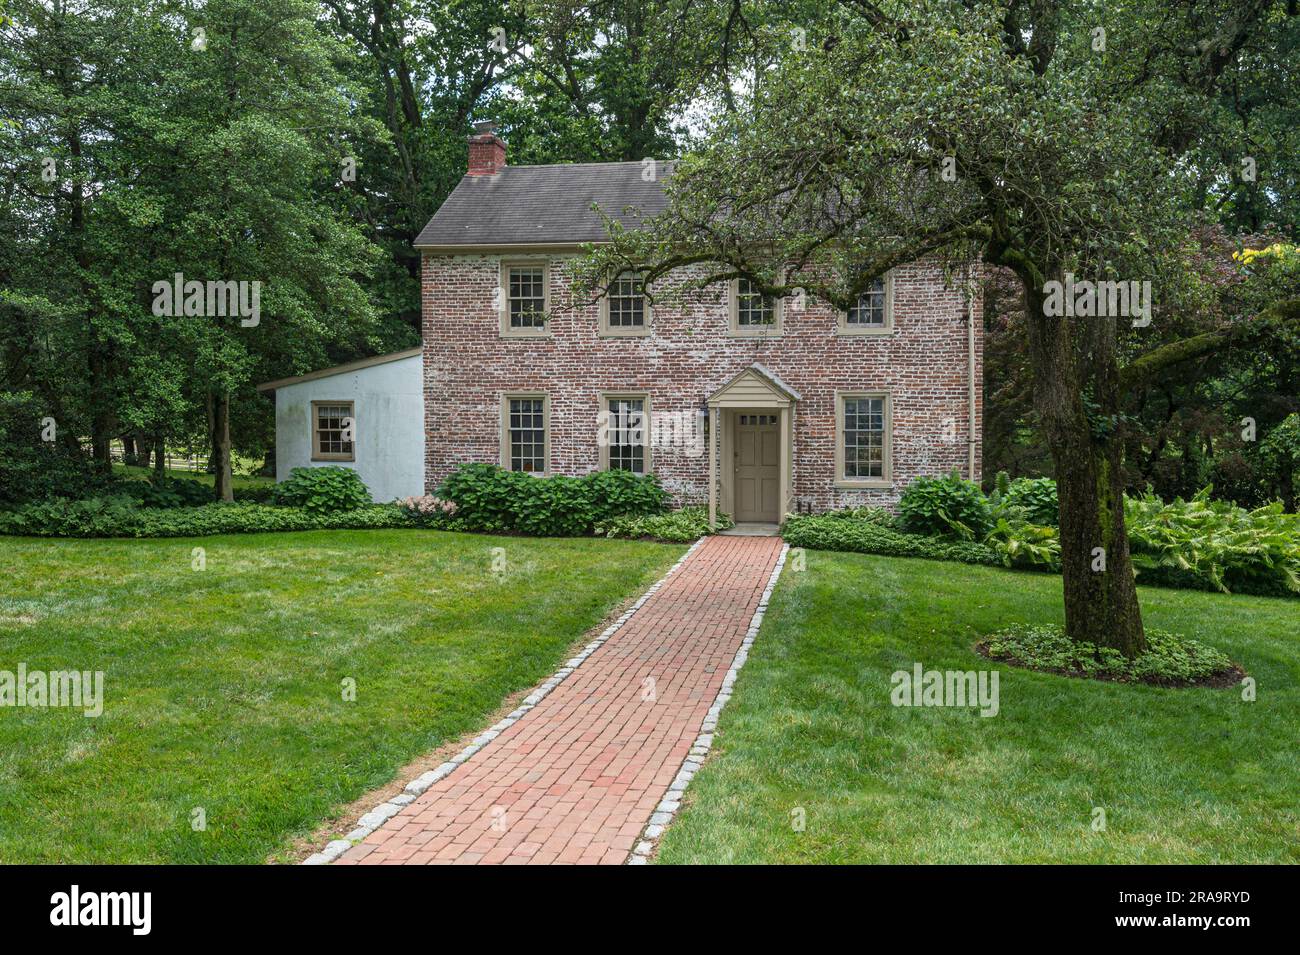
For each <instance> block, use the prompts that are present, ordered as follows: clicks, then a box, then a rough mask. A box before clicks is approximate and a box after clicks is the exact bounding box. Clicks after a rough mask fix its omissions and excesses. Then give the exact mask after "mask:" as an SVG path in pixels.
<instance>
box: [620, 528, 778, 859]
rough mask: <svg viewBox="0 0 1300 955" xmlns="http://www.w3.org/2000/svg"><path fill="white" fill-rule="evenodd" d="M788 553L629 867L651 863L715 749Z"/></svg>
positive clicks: (775, 572) (656, 809)
mask: <svg viewBox="0 0 1300 955" xmlns="http://www.w3.org/2000/svg"><path fill="white" fill-rule="evenodd" d="M789 553H790V545H789V544H783V545H782V546H781V554H780V556H778V557H777V559H776V566H775V567H773V568H772V575H771V576H770V577H769V578H768V581H767V586H766V587H765V588H764V589H763V596H762V597H761V598H759V601H758V607H757V608H755V610H754V616H753V617H752V618H750V621H749V629H748V630H746V631H745V639H744V640H742V641H741V643H740V649H739V650H737V651H736V657H735V659H734V660H732V662H731V669H729V670H728V671H727V675H726V676H725V677H724V678H723V680H722V687H721V688H720V689H719V690H718V695H717V696H716V697H715V698H714V700H713V706H712V707H710V708H709V712H708V715H707V716H705V718H704V722H703V723H702V724H701V726H700V735H699V736H697V737H696V738H695V743H694V745H692V746H691V750H690V752H689V753H687V754H686V758H685V759H684V760H682V768H681V769H680V770H678V771H677V776H676V777H675V778H674V779H673V781H672V784H671V785H670V786H669V787H668V792H666V793H664V798H663V799H662V800H661V801H660V803H659V805H658V806H656V807H655V811H654V813H653V814H652V815H651V816H650V822H649V823H648V824H647V825H646V827H645V832H643V833H642V835H641V839H640V841H638V842H637V844H636V846H635V847H634V848H633V849H632V854H631V855H630V856H629V857H628V860H627V864H628V865H645V864H646V863H647V862H649V861H650V855H651V853H653V852H654V850H655V848H656V847H657V846H658V844H659V839H660V838H661V837H662V836H663V834H664V830H666V829H667V828H668V826H669V824H670V823H672V821H673V817H674V816H676V815H677V811H678V810H679V809H680V808H681V806H682V797H683V796H684V795H685V794H686V787H687V786H689V785H690V783H691V780H692V779H693V778H694V777H695V774H696V773H697V772H698V771H699V769H700V767H701V766H702V765H704V759H705V757H706V756H708V755H709V750H710V748H712V746H713V734H714V732H715V731H716V730H717V728H718V717H719V716H721V715H722V708H723V707H724V706H726V705H727V701H728V700H730V699H731V690H732V687H734V686H735V685H736V677H737V675H738V674H739V673H740V668H741V667H743V666H744V665H745V661H746V660H748V659H749V648H750V647H752V646H753V645H754V640H755V638H756V637H757V636H758V630H759V627H761V626H762V625H763V615H764V614H765V613H767V605H768V602H769V601H770V600H771V599H772V591H773V590H775V589H776V582H777V580H778V579H779V578H780V576H781V568H783V567H784V566H785V558H786V555H787V554H789Z"/></svg>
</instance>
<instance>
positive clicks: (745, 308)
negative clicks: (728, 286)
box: [736, 278, 776, 329]
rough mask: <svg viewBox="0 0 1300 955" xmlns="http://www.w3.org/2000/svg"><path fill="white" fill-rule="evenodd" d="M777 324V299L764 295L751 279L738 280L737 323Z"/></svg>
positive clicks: (747, 325)
mask: <svg viewBox="0 0 1300 955" xmlns="http://www.w3.org/2000/svg"><path fill="white" fill-rule="evenodd" d="M775 324H776V300H775V299H773V298H772V296H770V295H764V294H763V293H762V292H760V291H759V290H758V289H757V288H755V287H754V283H753V282H751V281H750V280H749V279H744V278H742V279H737V280H736V325H737V327H739V328H742V329H744V328H762V327H764V326H772V325H775Z"/></svg>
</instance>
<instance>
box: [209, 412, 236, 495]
mask: <svg viewBox="0 0 1300 955" xmlns="http://www.w3.org/2000/svg"><path fill="white" fill-rule="evenodd" d="M212 454H213V457H214V458H215V459H216V460H215V462H214V463H215V464H216V469H217V470H216V477H215V484H216V498H217V500H218V501H233V500H234V499H235V491H234V487H233V486H232V483H231V473H230V393H229V392H227V391H223V392H222V393H221V394H219V395H216V396H215V398H214V401H213V403H212Z"/></svg>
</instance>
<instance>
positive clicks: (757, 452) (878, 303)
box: [277, 124, 982, 524]
mask: <svg viewBox="0 0 1300 955" xmlns="http://www.w3.org/2000/svg"><path fill="white" fill-rule="evenodd" d="M670 174H671V166H670V165H669V164H664V163H661V164H658V167H657V168H656V169H655V170H654V174H653V175H650V174H648V173H647V166H646V164H643V163H641V162H630V163H595V164H582V163H579V164H568V165H551V166H510V165H508V164H507V162H506V144H505V142H504V141H502V140H501V138H500V137H498V136H497V135H496V134H495V132H493V131H492V129H491V128H490V127H487V126H486V124H485V126H483V127H481V128H480V129H479V132H477V133H476V134H475V135H474V136H471V137H470V141H469V166H468V170H467V173H466V175H465V176H464V177H463V178H462V179H461V181H460V183H459V184H458V185H457V186H456V188H455V189H454V190H453V191H452V193H451V195H450V196H448V198H447V199H446V201H445V202H444V203H443V204H442V206H441V207H440V208H439V209H438V211H437V213H436V214H435V215H434V216H433V218H432V219H431V220H430V221H429V223H428V225H427V226H426V227H425V228H424V230H423V231H422V232H421V233H420V235H419V237H418V238H417V240H416V242H415V245H416V247H417V248H418V249H419V250H420V253H421V256H422V263H423V264H422V275H423V277H422V306H423V308H422V311H423V340H424V345H423V382H422V386H421V387H422V390H423V395H424V403H423V408H424V429H423V430H424V434H423V439H424V440H423V442H414V441H412V442H406V443H405V444H406V445H409V446H403V447H400V448H390V449H389V450H388V452H387V453H388V454H389V455H393V456H397V455H409V454H411V453H413V448H414V447H415V446H417V445H418V446H420V450H421V452H422V453H423V456H424V460H423V475H424V487H425V489H426V490H427V492H428V493H431V494H432V493H434V490H435V489H436V487H437V486H438V484H439V483H440V482H441V481H442V479H443V478H444V477H446V476H447V474H449V473H450V472H451V471H452V470H453V469H454V468H455V467H456V465H458V464H461V463H463V462H471V461H480V462H495V463H499V464H501V465H502V466H504V467H507V468H511V469H513V470H521V471H529V472H533V473H538V474H570V475H580V474H585V473H587V472H590V471H593V470H596V469H600V468H608V467H621V468H628V469H631V470H633V471H636V472H639V473H648V472H654V473H655V474H657V475H658V476H659V478H660V479H661V481H662V483H663V485H664V487H665V488H666V489H667V490H668V491H669V493H670V494H671V495H672V497H673V499H674V501H675V502H676V503H678V504H692V503H693V504H703V503H708V504H709V505H710V507H711V508H712V509H714V510H715V511H722V512H725V513H728V514H730V515H732V517H733V518H734V519H735V520H736V521H737V522H742V523H744V522H753V523H761V524H776V523H779V522H780V521H781V520H782V519H783V518H784V515H785V514H787V513H791V512H795V511H804V510H813V511H820V510H826V509H829V508H838V507H848V506H860V505H866V504H877V505H886V506H892V505H894V504H895V503H896V502H897V500H898V497H899V495H900V494H901V492H902V490H903V488H905V487H906V486H907V484H908V482H910V481H911V480H912V479H913V478H915V477H917V476H919V475H929V474H939V473H946V472H948V471H951V470H953V469H957V470H959V471H960V472H961V473H962V474H963V475H966V476H970V477H973V478H975V479H978V478H979V476H980V474H979V462H980V456H981V454H980V452H981V449H980V430H981V424H980V422H981V414H982V395H981V390H980V389H979V388H978V387H976V385H975V383H976V382H979V381H980V376H981V374H982V355H981V350H982V330H981V327H980V324H979V322H978V321H977V320H976V316H978V315H979V313H980V302H979V301H978V298H977V299H976V300H975V301H968V300H967V298H966V297H965V295H964V293H963V292H962V291H961V290H960V289H959V288H956V287H953V286H950V285H949V284H947V283H946V282H945V279H944V276H943V274H942V272H941V269H940V267H939V265H938V264H937V263H932V262H916V263H913V264H910V265H907V266H904V267H902V268H898V269H895V270H894V271H893V272H891V273H890V274H889V275H887V276H886V277H884V279H882V280H880V281H878V282H877V284H876V287H875V288H873V289H872V290H871V291H869V292H868V293H866V294H864V295H863V296H862V297H861V298H860V299H859V301H858V304H857V307H855V308H854V309H852V310H850V311H849V312H848V313H844V312H839V311H837V310H836V309H835V308H834V307H833V306H831V305H829V304H827V303H824V302H820V301H817V300H814V299H812V298H811V297H809V298H807V299H806V300H805V301H803V302H797V301H795V300H793V299H787V300H778V301H773V300H770V299H766V300H765V299H764V298H763V297H762V296H761V295H757V294H753V293H752V292H751V290H750V289H749V288H748V287H747V283H746V282H744V280H740V281H733V282H731V283H730V284H728V285H715V286H709V287H707V288H705V289H703V290H682V289H681V288H680V286H681V284H682V283H683V281H684V280H685V279H686V278H687V277H688V276H687V273H686V272H682V273H674V274H673V275H671V276H669V277H668V278H667V279H666V280H661V281H659V282H656V284H655V287H654V290H653V291H654V302H653V304H652V303H650V302H647V301H646V299H645V298H644V296H643V295H642V294H641V291H640V288H639V287H638V286H637V284H636V282H635V277H634V276H622V277H620V279H619V280H618V281H617V282H615V283H614V284H613V285H612V287H611V288H610V289H609V294H608V295H607V296H605V297H603V298H601V300H600V301H599V302H589V301H582V300H578V299H575V297H574V295H573V294H572V292H571V288H570V281H569V275H568V270H567V264H568V262H569V261H570V260H571V259H573V258H574V257H575V256H577V255H580V254H581V251H582V250H581V246H582V244H583V243H588V242H599V241H602V240H603V239H604V238H605V231H604V226H603V223H602V221H601V218H600V216H599V215H598V214H597V213H596V212H594V211H593V210H592V206H593V205H595V206H596V207H598V208H599V209H601V210H602V211H603V212H604V213H605V214H606V215H609V216H611V217H613V218H615V219H617V220H619V221H621V222H622V223H623V224H624V225H626V226H629V227H635V226H636V225H637V222H638V215H639V216H652V215H654V214H655V213H657V212H659V211H660V210H662V209H663V207H664V205H665V197H664V192H663V180H664V178H665V177H666V176H668V175H670ZM330 373H331V372H329V371H326V372H317V373H315V376H316V377H319V376H322V375H329V374H330ZM321 387H322V386H320V385H319V383H318V384H317V390H318V395H319V396H321V397H324V395H323V394H320V392H321ZM325 390H326V391H328V386H325ZM346 407H347V408H348V409H352V408H353V406H352V405H348V406H346ZM336 410H337V409H336ZM355 413H356V421H357V427H360V426H361V422H362V421H363V420H364V415H363V413H362V410H361V409H356V411H355ZM333 423H334V424H337V422H333ZM313 427H315V425H313ZM277 444H278V445H279V444H281V442H279V441H278V442H277ZM349 447H351V445H349ZM291 463H292V462H285V463H284V464H283V467H284V468H285V469H286V470H287V468H288V467H289V466H290V464H291ZM302 463H309V462H302ZM334 463H337V459H335V461H334ZM359 467H360V466H359Z"/></svg>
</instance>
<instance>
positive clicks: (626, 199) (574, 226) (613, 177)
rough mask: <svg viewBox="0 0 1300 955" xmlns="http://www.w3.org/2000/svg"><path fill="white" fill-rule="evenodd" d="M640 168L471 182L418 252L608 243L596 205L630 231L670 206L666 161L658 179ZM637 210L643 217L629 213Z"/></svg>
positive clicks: (543, 170) (625, 165)
mask: <svg viewBox="0 0 1300 955" xmlns="http://www.w3.org/2000/svg"><path fill="white" fill-rule="evenodd" d="M642 169H643V166H642V164H641V163H640V162H609V163H571V164H566V165H555V166H506V167H505V168H504V169H503V170H501V172H499V173H497V174H496V175H495V176H465V177H463V178H462V179H461V181H460V183H459V184H458V185H457V186H456V188H455V189H453V190H452V191H451V195H449V196H448V197H447V199H446V201H445V202H443V204H442V206H441V207H440V208H439V209H438V211H437V213H435V214H434V217H433V218H432V219H430V220H429V224H428V225H426V226H425V227H424V229H423V230H422V231H421V232H420V235H419V236H418V237H417V238H416V240H415V245H416V247H417V248H418V247H421V246H443V245H521V244H522V245H529V244H543V243H548V244H549V243H560V242H599V241H601V240H603V239H605V238H606V233H605V229H604V226H603V225H602V224H601V220H600V216H598V215H597V214H596V213H595V212H593V211H592V209H591V206H592V204H593V203H595V204H596V205H597V206H599V207H600V209H601V211H603V212H604V213H605V214H606V215H609V216H611V217H613V218H615V219H617V220H619V221H620V222H622V223H623V224H624V225H626V226H633V225H635V224H636V223H637V221H638V220H639V219H641V218H645V217H648V216H653V215H656V214H657V213H659V212H661V211H663V208H664V206H665V205H666V199H665V197H664V188H663V187H664V180H665V179H667V178H668V176H669V175H671V173H672V163H671V162H660V163H658V164H657V168H656V170H655V173H656V175H655V181H653V182H646V181H645V180H643V179H642V178H641V173H642ZM629 207H631V208H634V209H636V210H638V211H639V213H640V215H627V214H625V212H624V210H625V209H627V208H629Z"/></svg>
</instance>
